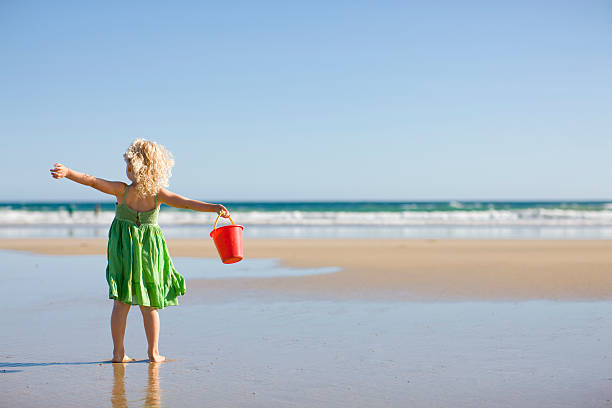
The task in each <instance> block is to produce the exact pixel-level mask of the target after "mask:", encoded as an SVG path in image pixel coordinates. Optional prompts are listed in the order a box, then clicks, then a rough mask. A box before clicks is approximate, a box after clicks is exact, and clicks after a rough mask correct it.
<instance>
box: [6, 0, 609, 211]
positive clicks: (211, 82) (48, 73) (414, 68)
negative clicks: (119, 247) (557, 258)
mask: <svg viewBox="0 0 612 408" xmlns="http://www.w3.org/2000/svg"><path fill="white" fill-rule="evenodd" d="M222 3H223V4H222ZM0 36H1V38H2V41H1V42H0V52H1V54H0V55H2V63H0V75H1V77H2V92H1V93H0V135H1V136H0V138H1V142H0V146H1V148H2V151H3V152H4V154H3V160H4V168H5V172H4V173H5V174H4V177H3V178H2V179H1V180H0V187H1V189H0V200H3V201H6V200H74V199H77V200H95V199H105V198H108V197H104V196H103V195H102V194H101V193H98V192H95V191H93V190H91V191H90V190H88V189H86V188H84V187H81V186H78V185H76V184H74V183H70V182H66V181H61V182H58V181H56V180H53V179H51V178H50V177H49V176H48V169H49V168H50V166H51V165H52V164H53V163H54V162H56V161H61V162H63V163H65V164H66V165H68V166H70V167H73V168H75V169H79V170H82V171H85V172H89V173H91V174H94V175H96V176H99V177H103V178H108V179H117V180H124V181H126V178H125V174H124V164H123V159H122V154H123V152H124V150H125V148H126V147H127V146H128V145H129V143H130V142H131V140H132V139H134V138H137V137H144V138H148V139H152V140H155V141H157V142H160V143H162V144H164V145H165V146H166V147H167V148H168V149H170V150H171V151H172V152H173V154H174V156H175V159H176V166H175V169H174V176H173V178H172V180H171V186H170V188H171V189H172V190H174V191H176V192H178V193H180V194H183V195H187V196H189V197H193V198H199V199H204V200H209V201H223V200H419V199H459V200H466V199H598V198H599V199H610V198H612V166H611V164H610V159H611V157H612V137H611V136H612V115H611V114H610V113H611V111H612V79H611V78H612V75H611V74H610V73H611V72H612V3H610V2H609V1H580V2H578V1H535V2H534V1H513V2H486V1H465V2H456V1H432V2H409V1H398V2H393V1H383V2H373V1H372V2H361V1H351V2H349V1H321V2H319V1H308V2H280V1H279V2H266V1H262V2H231V3H229V2H214V3H213V2H195V1H194V2H188V1H181V2H161V1H147V2H138V1H135V2H110V1H104V2H62V1H57V2H46V1H40V2H35V1H3V2H1V3H0Z"/></svg>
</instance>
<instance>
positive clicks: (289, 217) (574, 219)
mask: <svg viewBox="0 0 612 408" xmlns="http://www.w3.org/2000/svg"><path fill="white" fill-rule="evenodd" d="M113 217H114V212H111V211H103V212H101V213H98V214H96V213H94V212H93V211H74V212H73V213H72V214H71V213H69V212H68V211H66V210H59V211H24V210H12V209H8V210H0V227H8V226H11V227H14V226H64V225H65V226H105V225H110V223H111V222H112V220H113ZM215 218H216V214H211V213H198V212H193V211H177V210H165V211H164V210H162V211H161V212H160V215H159V223H160V225H162V226H164V225H167V226H189V225H194V226H204V225H212V223H213V222H214V220H215ZM232 218H233V219H234V221H235V222H236V223H239V224H242V225H257V226H265V225H270V226H330V227H333V226H352V225H354V226H421V225H460V226H470V225H474V226H612V208H611V209H610V210H602V211H580V210H564V209H525V210H488V211H432V212H420V211H403V212H342V211H341V212H333V211H327V212H326V211H321V212H308V211H274V212H272V211H248V212H234V213H232Z"/></svg>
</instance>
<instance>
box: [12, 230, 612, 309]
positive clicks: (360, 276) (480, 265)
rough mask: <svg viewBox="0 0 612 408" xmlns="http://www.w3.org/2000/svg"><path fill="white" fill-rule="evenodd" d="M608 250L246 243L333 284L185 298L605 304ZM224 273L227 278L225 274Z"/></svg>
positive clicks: (92, 245) (589, 246) (66, 244)
mask: <svg viewBox="0 0 612 408" xmlns="http://www.w3.org/2000/svg"><path fill="white" fill-rule="evenodd" d="M168 246H169V248H170V252H171V255H172V256H189V257H204V258H206V257H208V258H216V257H217V254H216V252H215V248H214V246H213V244H212V241H211V240H209V239H169V240H168ZM0 249H12V250H19V251H29V252H33V253H39V254H57V255H77V254H104V253H105V250H106V240H103V239H11V240H6V239H5V240H0ZM610 254H612V241H603V240H597V241H567V240H558V241H527V240H490V241H480V240H479V241H476V240H473V241H472V240H360V239H354V240H332V239H330V240H325V239H301V240H299V239H286V240H268V239H251V240H247V241H246V242H245V256H246V257H247V258H271V259H279V261H280V263H281V265H283V266H288V267H308V268H325V267H338V268H341V270H340V271H339V272H337V273H333V274H319V275H309V276H300V277H277V278H271V279H248V278H247V279H241V280H239V281H236V280H229V279H228V280H223V279H219V280H215V281H207V282H198V281H194V282H193V283H192V285H191V289H192V290H195V291H197V290H201V291H202V293H203V294H204V296H206V293H205V292H210V291H219V290H226V291H244V290H260V291H272V292H277V293H283V294H289V295H293V294H295V295H298V294H305V295H310V296H323V297H341V298H374V299H390V300H391V299H392V300H413V301H415V300H427V301H431V300H444V301H448V300H530V299H551V300H608V299H612V273H610V271H612V256H610ZM227 268H228V271H229V270H231V269H229V268H232V266H231V265H229V266H227Z"/></svg>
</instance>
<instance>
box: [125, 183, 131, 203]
mask: <svg viewBox="0 0 612 408" xmlns="http://www.w3.org/2000/svg"><path fill="white" fill-rule="evenodd" d="M129 189H130V186H125V193H123V203H125V196H127V193H128V190H129Z"/></svg>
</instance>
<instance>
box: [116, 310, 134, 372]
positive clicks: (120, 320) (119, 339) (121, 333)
mask: <svg viewBox="0 0 612 408" xmlns="http://www.w3.org/2000/svg"><path fill="white" fill-rule="evenodd" d="M129 311H130V305H128V304H126V303H121V302H119V301H118V300H115V304H114V305H113V313H112V314H111V333H112V336H113V363H125V362H127V361H132V359H131V358H129V357H128V356H127V355H126V354H125V348H124V347H123V338H124V337H125V325H126V322H127V316H128V312H129Z"/></svg>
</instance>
